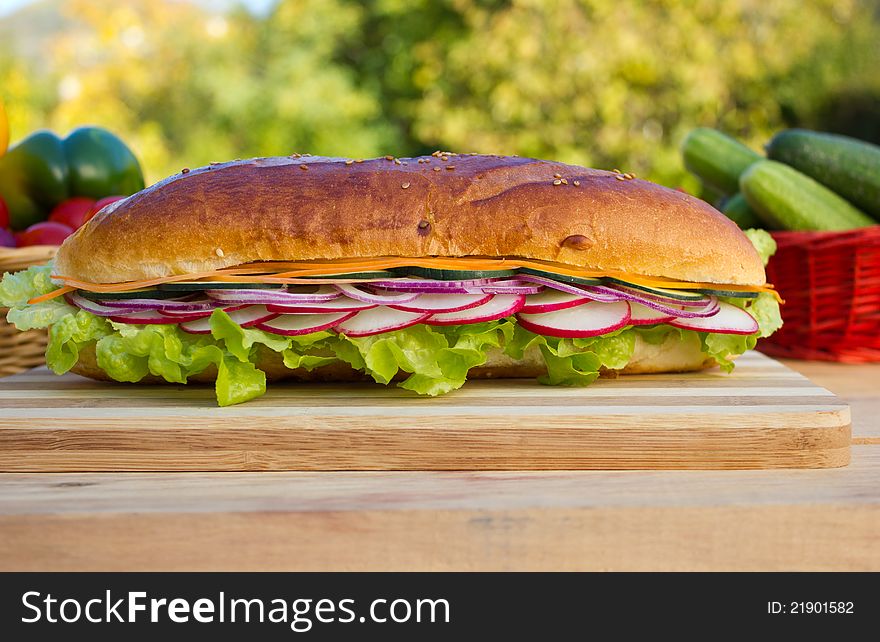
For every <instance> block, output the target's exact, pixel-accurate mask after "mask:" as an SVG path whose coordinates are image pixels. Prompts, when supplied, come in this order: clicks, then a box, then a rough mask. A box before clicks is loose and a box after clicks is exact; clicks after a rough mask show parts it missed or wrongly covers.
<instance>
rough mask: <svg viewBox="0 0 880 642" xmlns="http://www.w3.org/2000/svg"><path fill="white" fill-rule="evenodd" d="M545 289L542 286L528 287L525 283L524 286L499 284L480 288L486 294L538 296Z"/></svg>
mask: <svg viewBox="0 0 880 642" xmlns="http://www.w3.org/2000/svg"><path fill="white" fill-rule="evenodd" d="M543 289H544V286H542V285H537V284H534V285H526V284H525V283H523V284H522V285H504V284H498V285H495V284H494V283H493V284H492V285H484V286H483V287H481V288H480V291H481V292H486V293H487V294H523V295H528V294H538V293H539V292H541V291H542V290H543Z"/></svg>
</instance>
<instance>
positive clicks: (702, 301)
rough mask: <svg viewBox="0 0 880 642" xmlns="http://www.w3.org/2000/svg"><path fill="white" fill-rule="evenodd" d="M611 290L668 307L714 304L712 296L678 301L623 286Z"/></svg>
mask: <svg viewBox="0 0 880 642" xmlns="http://www.w3.org/2000/svg"><path fill="white" fill-rule="evenodd" d="M597 287H605V286H597ZM609 289H612V290H617V291H618V292H624V293H626V294H630V295H633V296H637V297H639V298H642V299H648V300H650V301H657V302H658V303H665V304H666V305H683V306H685V307H688V308H705V307H707V306H709V305H711V304H712V298H711V297H710V296H705V297H703V298H702V299H700V300H697V301H682V300H681V299H676V298H675V297H671V296H663V295H662V294H653V293H651V292H643V291H642V290H637V289H636V288H628V287H625V286H622V285H615V286H614V287H613V288H609ZM631 300H632V299H631Z"/></svg>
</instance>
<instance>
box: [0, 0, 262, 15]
mask: <svg viewBox="0 0 880 642" xmlns="http://www.w3.org/2000/svg"><path fill="white" fill-rule="evenodd" d="M35 1H36V0H0V16H3V15H6V14H9V13H12V12H14V11H16V10H17V9H20V8H21V7H23V6H25V5H28V4H33V3H34V2H35ZM190 1H191V2H192V3H193V4H198V5H202V6H203V7H205V8H208V9H210V8H215V9H219V10H225V9H227V8H229V7H231V6H234V5H236V4H242V5H244V6H246V7H247V8H248V9H249V10H250V11H252V12H253V13H255V14H257V15H261V14H264V13H266V12H267V11H268V10H269V8H270V7H271V6H272V5H273V4H275V2H276V0H190Z"/></svg>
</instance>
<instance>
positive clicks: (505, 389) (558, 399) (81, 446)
mask: <svg viewBox="0 0 880 642" xmlns="http://www.w3.org/2000/svg"><path fill="white" fill-rule="evenodd" d="M849 448H850V416H849V408H848V407H847V406H846V404H844V403H843V402H841V401H840V400H839V399H838V398H837V397H835V396H834V395H833V394H832V393H831V392H829V391H827V390H825V389H823V388H819V387H818V386H815V385H814V384H812V383H811V382H810V381H809V380H807V379H806V378H804V377H803V376H801V375H799V374H797V373H795V372H793V371H791V370H789V369H787V368H785V367H784V366H782V365H780V364H779V363H777V362H775V361H773V360H772V359H770V358H769V357H765V356H764V355H760V354H758V353H752V354H748V355H745V356H744V357H743V358H742V360H741V363H740V365H739V366H738V368H737V370H736V371H735V372H734V374H733V375H726V374H724V373H721V372H720V371H707V372H703V373H697V374H693V373H691V374H681V375H642V376H628V377H621V378H619V379H603V380H600V381H598V382H597V383H596V384H594V385H593V386H590V387H588V388H558V387H549V386H540V385H537V384H536V383H534V382H532V381H525V380H512V381H511V380H508V381H475V382H469V383H468V385H466V386H465V387H464V388H463V389H462V390H460V391H457V392H455V393H453V394H450V395H446V396H444V397H439V398H435V399H425V398H417V397H414V396H412V395H411V394H410V393H407V392H405V391H402V390H399V389H396V388H383V387H378V386H374V385H368V384H364V385H352V384H346V385H286V386H285V385H276V386H272V387H271V388H270V392H269V394H267V395H266V396H265V397H263V398H261V399H258V400H256V401H253V402H250V403H247V404H243V405H240V406H234V407H230V408H217V407H216V406H215V405H214V401H213V391H212V390H211V389H210V388H206V387H200V386H132V385H114V384H105V383H99V382H94V381H91V380H85V379H81V378H79V377H76V376H75V375H69V376H64V377H56V376H55V375H52V374H51V373H49V372H48V371H46V370H42V371H32V372H31V373H27V374H24V375H19V376H16V377H11V378H8V379H4V380H2V381H0V470H3V471H34V472H39V471H46V472H60V471H114V470H116V471H144V470H154V471H173V470H177V471H210V470H216V471H220V470H228V471H246V470H529V469H531V470H536V469H537V470H551V469H676V468H696V469H747V468H825V467H838V466H845V465H846V464H847V463H848V462H849V452H850V451H849Z"/></svg>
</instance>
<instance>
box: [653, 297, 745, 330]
mask: <svg viewBox="0 0 880 642" xmlns="http://www.w3.org/2000/svg"><path fill="white" fill-rule="evenodd" d="M669 325H672V326H675V327H676V328H684V329H685V330H697V331H698V332H718V333H719V334H754V333H755V332H757V331H758V322H757V321H755V319H754V318H753V317H752V315H751V314H749V313H748V312H746V311H745V310H743V309H742V308H738V307H736V306H735V305H731V304H730V303H725V302H720V303H719V304H718V312H717V313H716V314H714V315H713V316H711V317H709V318H677V319H673V320H672V321H670V322H669Z"/></svg>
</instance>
